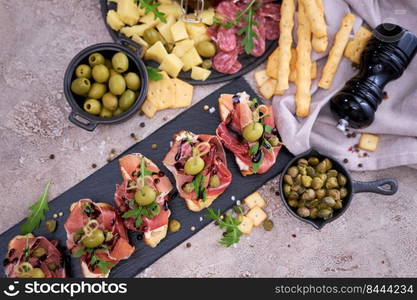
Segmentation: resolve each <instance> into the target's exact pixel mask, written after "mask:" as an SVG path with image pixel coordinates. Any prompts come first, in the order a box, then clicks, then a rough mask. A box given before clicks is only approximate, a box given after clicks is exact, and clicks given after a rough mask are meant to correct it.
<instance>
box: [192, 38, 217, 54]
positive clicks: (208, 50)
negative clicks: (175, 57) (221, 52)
mask: <svg viewBox="0 0 417 300" xmlns="http://www.w3.org/2000/svg"><path fill="white" fill-rule="evenodd" d="M195 48H196V49H197V52H198V54H200V55H201V56H202V57H213V56H214V55H215V54H216V46H215V45H214V44H213V43H212V42H210V41H202V42H200V43H198V44H197V45H196V47H195Z"/></svg>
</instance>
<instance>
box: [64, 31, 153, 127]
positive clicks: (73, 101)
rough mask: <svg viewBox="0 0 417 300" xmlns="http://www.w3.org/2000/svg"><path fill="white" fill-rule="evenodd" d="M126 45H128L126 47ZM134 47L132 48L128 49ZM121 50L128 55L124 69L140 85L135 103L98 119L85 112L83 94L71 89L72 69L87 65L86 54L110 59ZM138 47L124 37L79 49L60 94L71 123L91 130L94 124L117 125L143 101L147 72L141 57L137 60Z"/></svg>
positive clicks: (73, 77)
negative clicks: (115, 113)
mask: <svg viewBox="0 0 417 300" xmlns="http://www.w3.org/2000/svg"><path fill="white" fill-rule="evenodd" d="M125 45H128V46H129V47H126V46H125ZM131 47H133V48H135V51H132V50H131ZM119 51H122V52H124V53H125V54H126V55H127V57H128V58H129V69H128V71H127V72H135V73H137V74H138V76H139V78H140V80H141V87H140V90H139V91H138V96H137V99H136V101H135V103H134V104H133V105H132V106H131V107H130V108H129V109H128V110H127V111H125V112H123V113H122V114H120V115H119V116H116V117H111V118H102V117H99V116H93V115H90V114H88V113H87V112H85V111H84V109H83V104H84V101H85V97H82V96H78V95H76V94H74V93H73V92H72V91H71V82H72V81H73V80H74V79H75V69H76V68H77V66H78V65H80V64H88V56H89V55H90V54H92V53H94V52H99V53H101V54H102V55H103V56H104V57H105V58H108V59H111V58H112V56H113V55H114V54H115V53H117V52H119ZM140 51H141V49H140V46H138V45H137V44H136V43H133V42H131V41H130V40H128V39H122V40H119V41H118V43H100V44H95V45H92V46H90V47H87V48H85V49H84V50H82V51H81V52H79V53H78V54H77V55H75V57H74V58H73V59H72V60H71V62H70V63H69V65H68V67H67V70H66V72H65V77H64V93H65V97H66V98H67V101H68V103H69V105H70V106H71V109H72V110H71V113H70V115H69V120H70V121H71V122H72V123H74V124H75V125H77V126H79V127H81V128H83V129H85V130H88V131H93V130H94V129H95V128H96V127H97V125H98V124H117V123H120V122H123V121H126V120H127V119H129V118H130V117H132V116H133V115H134V114H135V113H136V112H138V110H139V107H140V105H141V104H142V103H143V101H144V99H145V97H146V93H147V91H148V74H147V72H146V67H145V65H144V64H143V62H142V60H141V59H139V57H140V56H139V53H140Z"/></svg>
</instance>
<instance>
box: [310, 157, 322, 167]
mask: <svg viewBox="0 0 417 300" xmlns="http://www.w3.org/2000/svg"><path fill="white" fill-rule="evenodd" d="M319 162H320V160H319V159H318V158H317V157H315V156H312V157H310V158H309V159H308V163H309V164H310V166H313V167H315V166H317V165H318V164H319Z"/></svg>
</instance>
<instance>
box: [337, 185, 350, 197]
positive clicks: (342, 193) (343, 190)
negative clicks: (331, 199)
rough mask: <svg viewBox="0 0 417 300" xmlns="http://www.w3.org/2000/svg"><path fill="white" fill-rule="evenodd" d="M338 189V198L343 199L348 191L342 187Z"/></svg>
mask: <svg viewBox="0 0 417 300" xmlns="http://www.w3.org/2000/svg"><path fill="white" fill-rule="evenodd" d="M339 191H340V198H341V199H343V198H345V197H346V196H347V193H348V191H347V188H345V187H342V188H341V189H340V190H339Z"/></svg>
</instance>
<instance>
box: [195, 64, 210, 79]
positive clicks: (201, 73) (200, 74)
mask: <svg viewBox="0 0 417 300" xmlns="http://www.w3.org/2000/svg"><path fill="white" fill-rule="evenodd" d="M210 74H211V71H210V70H207V69H204V68H200V67H192V68H191V78H192V79H194V80H202V81H204V80H206V79H207V78H208V77H209V76H210Z"/></svg>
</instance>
